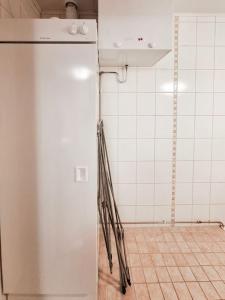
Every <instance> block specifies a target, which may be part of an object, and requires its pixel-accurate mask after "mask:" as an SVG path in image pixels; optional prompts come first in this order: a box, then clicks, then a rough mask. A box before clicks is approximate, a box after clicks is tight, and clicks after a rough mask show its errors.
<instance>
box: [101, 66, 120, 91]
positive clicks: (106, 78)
mask: <svg viewBox="0 0 225 300" xmlns="http://www.w3.org/2000/svg"><path fill="white" fill-rule="evenodd" d="M102 71H105V72H111V71H112V72H114V71H115V72H117V71H118V69H117V68H103V69H102ZM101 91H102V92H103V93H117V92H118V82H117V79H116V76H115V75H114V74H106V75H103V76H102V79H101Z"/></svg>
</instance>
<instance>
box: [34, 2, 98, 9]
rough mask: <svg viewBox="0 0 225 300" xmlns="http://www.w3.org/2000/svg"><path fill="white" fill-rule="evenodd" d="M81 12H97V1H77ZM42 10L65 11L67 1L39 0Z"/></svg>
mask: <svg viewBox="0 0 225 300" xmlns="http://www.w3.org/2000/svg"><path fill="white" fill-rule="evenodd" d="M77 1H78V6H79V10H80V11H87V10H93V11H94V10H96V8H97V0H77ZM37 2H38V3H39V5H40V7H41V9H42V10H49V9H63V8H64V3H65V0H37Z"/></svg>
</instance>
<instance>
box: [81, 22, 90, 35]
mask: <svg viewBox="0 0 225 300" xmlns="http://www.w3.org/2000/svg"><path fill="white" fill-rule="evenodd" d="M88 30H89V29H88V26H87V24H86V23H83V24H82V25H80V27H79V33H80V34H83V35H86V34H88Z"/></svg>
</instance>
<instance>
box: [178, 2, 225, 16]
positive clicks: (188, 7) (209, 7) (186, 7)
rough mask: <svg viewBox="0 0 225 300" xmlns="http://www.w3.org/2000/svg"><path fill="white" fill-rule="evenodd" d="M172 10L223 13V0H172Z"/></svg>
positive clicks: (224, 9) (224, 8)
mask: <svg viewBox="0 0 225 300" xmlns="http://www.w3.org/2000/svg"><path fill="white" fill-rule="evenodd" d="M173 2H174V12H178V13H205V14H207V13H223V12H225V1H224V0H173Z"/></svg>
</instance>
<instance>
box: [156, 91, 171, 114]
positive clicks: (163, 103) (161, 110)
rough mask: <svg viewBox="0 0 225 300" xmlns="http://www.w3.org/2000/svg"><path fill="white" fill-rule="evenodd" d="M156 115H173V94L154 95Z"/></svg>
mask: <svg viewBox="0 0 225 300" xmlns="http://www.w3.org/2000/svg"><path fill="white" fill-rule="evenodd" d="M156 115H165V116H171V115H173V94H172V93H160V94H156Z"/></svg>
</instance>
